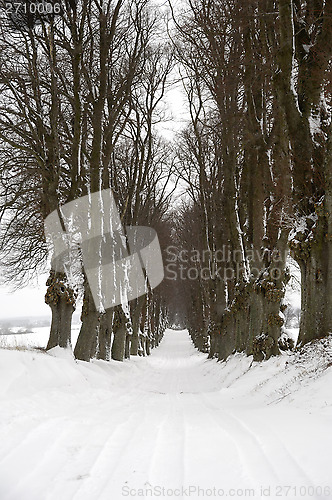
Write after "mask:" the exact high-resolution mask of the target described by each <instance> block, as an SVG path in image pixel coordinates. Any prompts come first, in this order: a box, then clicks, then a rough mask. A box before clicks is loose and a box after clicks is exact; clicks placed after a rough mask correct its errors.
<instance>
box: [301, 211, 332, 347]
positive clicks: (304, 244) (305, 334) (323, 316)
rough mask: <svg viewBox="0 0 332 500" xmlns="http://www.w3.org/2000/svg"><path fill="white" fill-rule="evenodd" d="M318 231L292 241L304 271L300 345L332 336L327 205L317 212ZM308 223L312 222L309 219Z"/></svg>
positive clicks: (331, 264)
mask: <svg viewBox="0 0 332 500" xmlns="http://www.w3.org/2000/svg"><path fill="white" fill-rule="evenodd" d="M316 211H317V212H318V221H317V225H316V227H314V228H312V229H309V228H307V230H306V231H305V232H303V233H298V235H297V238H300V240H302V241H298V240H295V241H292V251H293V255H294V258H295V259H296V260H297V262H298V263H299V265H300V269H301V280H302V282H301V321H300V333H299V339H298V344H299V345H303V344H306V343H307V342H310V341H312V340H314V339H319V338H323V337H325V336H326V335H328V334H329V333H331V332H332V294H331V283H332V241H331V233H329V224H331V222H329V221H328V219H330V218H331V216H330V215H326V214H328V212H327V211H326V207H324V203H322V204H321V205H320V206H318V207H317V208H316ZM308 221H309V219H308Z"/></svg>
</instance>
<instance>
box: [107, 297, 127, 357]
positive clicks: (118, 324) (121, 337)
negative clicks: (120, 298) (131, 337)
mask: <svg viewBox="0 0 332 500" xmlns="http://www.w3.org/2000/svg"><path fill="white" fill-rule="evenodd" d="M126 323H127V318H126V316H125V314H124V312H123V309H122V306H121V305H119V306H116V307H115V308H114V317H113V334H114V337H113V343H112V351H111V356H112V359H114V360H115V361H123V360H124V358H125V354H126V340H127V325H126Z"/></svg>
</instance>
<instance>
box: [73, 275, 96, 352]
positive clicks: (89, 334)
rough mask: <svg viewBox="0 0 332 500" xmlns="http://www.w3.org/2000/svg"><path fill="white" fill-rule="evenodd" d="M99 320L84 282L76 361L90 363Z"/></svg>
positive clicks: (75, 350) (94, 347)
mask: <svg viewBox="0 0 332 500" xmlns="http://www.w3.org/2000/svg"><path fill="white" fill-rule="evenodd" d="M99 319H100V314H99V313H98V311H97V309H96V306H95V303H94V300H93V296H92V293H91V290H90V286H89V283H88V281H87V280H85V282H84V297H83V308H82V314H81V320H82V326H81V330H80V333H79V335H78V339H77V342H76V346H75V349H74V355H75V358H76V359H81V360H82V361H90V359H91V358H93V357H94V356H95V354H96V344H97V341H96V339H97V337H98V333H99Z"/></svg>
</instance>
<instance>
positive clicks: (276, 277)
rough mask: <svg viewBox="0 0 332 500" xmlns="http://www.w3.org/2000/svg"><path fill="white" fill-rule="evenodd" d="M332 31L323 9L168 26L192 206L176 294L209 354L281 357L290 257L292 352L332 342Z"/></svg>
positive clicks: (282, 7) (286, 1) (276, 8)
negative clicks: (181, 91)
mask: <svg viewBox="0 0 332 500" xmlns="http://www.w3.org/2000/svg"><path fill="white" fill-rule="evenodd" d="M331 21H332V3H331V2H324V1H323V0H314V1H309V0H308V1H300V0H248V1H247V2H237V1H236V0H227V1H224V0H218V2H214V1H211V0H189V1H188V4H187V5H186V8H185V10H183V12H182V13H181V15H180V14H177V15H174V22H175V25H176V28H175V32H176V34H175V35H174V40H175V41H174V43H175V45H176V49H177V51H176V53H177V58H178V61H179V63H180V64H181V67H182V73H183V77H184V83H185V89H186V93H187V97H188V103H189V108H190V117H191V123H190V125H189V126H188V128H187V129H186V130H185V131H184V132H183V134H182V136H181V138H180V139H179V141H178V146H177V149H178V164H177V168H178V173H179V175H180V176H181V178H182V179H183V180H184V181H185V182H186V184H187V186H188V187H187V192H188V195H189V196H190V199H191V201H190V203H189V204H187V205H186V206H184V207H183V208H182V213H181V216H180V217H179V218H178V219H177V231H176V233H177V234H176V245H177V247H178V251H179V254H178V266H179V268H178V272H179V270H180V266H182V267H184V268H185V272H187V275H186V276H185V279H181V280H179V292H178V294H179V297H182V303H181V307H180V309H183V311H184V315H182V317H183V320H184V321H185V322H186V324H187V325H188V327H189V331H190V333H191V336H192V338H193V340H194V343H195V344H196V346H197V347H198V348H199V349H201V350H203V351H209V354H210V356H218V357H219V359H225V358H226V357H227V356H228V355H229V354H230V353H231V352H234V351H235V350H237V351H245V352H246V353H248V354H253V355H254V358H255V359H257V360H261V359H264V358H268V357H270V356H271V355H275V354H278V353H279V352H280V348H284V347H288V345H289V344H288V343H287V341H286V345H285V344H282V342H281V341H280V336H281V332H282V328H283V323H284V314H283V313H284V311H285V307H286V306H285V304H284V300H283V299H284V294H285V287H286V284H287V281H288V280H289V273H288V270H287V265H286V259H287V255H288V253H289V250H290V252H291V255H292V256H293V257H294V259H295V260H296V261H297V262H298V264H299V266H300V269H301V278H302V290H301V293H302V299H301V300H302V314H301V323H300V334H299V342H300V343H302V344H303V343H306V342H308V341H311V340H312V339H316V338H321V337H323V336H325V335H327V334H328V333H330V332H332V303H331V300H332V293H331V292H332V289H331V287H332V206H331V202H332V184H331V179H332V157H331V116H332V115H331V111H332V107H331V106H332V102H331V69H332V64H331V57H332V23H331ZM183 249H184V250H187V253H185V255H186V259H183V258H182V257H183V255H184V253H182V254H181V250H183ZM192 249H196V250H197V253H196V256H194V255H193V252H192ZM190 254H191V255H192V258H188V256H190ZM198 256H200V257H198ZM183 260H184V262H183ZM193 268H196V270H197V274H196V277H197V276H199V278H198V279H190V273H191V275H192V276H194V275H195V273H194V272H193ZM207 271H208V275H207ZM179 313H180V311H179Z"/></svg>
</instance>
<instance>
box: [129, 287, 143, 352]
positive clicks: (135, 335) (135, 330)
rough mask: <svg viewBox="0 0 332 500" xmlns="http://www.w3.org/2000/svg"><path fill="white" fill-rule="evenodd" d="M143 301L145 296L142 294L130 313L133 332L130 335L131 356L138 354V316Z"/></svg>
mask: <svg viewBox="0 0 332 500" xmlns="http://www.w3.org/2000/svg"><path fill="white" fill-rule="evenodd" d="M144 302H145V296H144V295H142V296H141V297H139V298H138V299H137V301H136V306H135V308H134V311H133V313H132V325H133V334H132V336H131V345H130V354H131V355H132V356H138V348H139V326H140V316H141V312H142V308H143V306H144Z"/></svg>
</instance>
